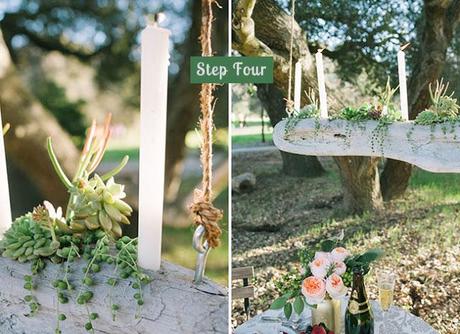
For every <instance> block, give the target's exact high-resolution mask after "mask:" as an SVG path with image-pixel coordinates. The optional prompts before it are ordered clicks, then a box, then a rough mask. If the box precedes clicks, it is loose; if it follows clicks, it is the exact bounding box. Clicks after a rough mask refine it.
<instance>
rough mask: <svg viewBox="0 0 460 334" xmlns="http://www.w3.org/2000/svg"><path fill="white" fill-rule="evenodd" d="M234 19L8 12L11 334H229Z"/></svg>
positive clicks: (2, 41) (3, 222)
mask: <svg viewBox="0 0 460 334" xmlns="http://www.w3.org/2000/svg"><path fill="white" fill-rule="evenodd" d="M229 10H230V8H229V4H228V2H225V1H223V2H221V3H219V4H217V3H216V2H215V1H214V0H202V1H192V0H184V1H166V0H150V1H147V0H145V1H135V2H134V1H118V0H107V1H77V2H69V1H65V0H56V1H52V2H50V1H44V0H35V1H33V0H16V1H3V2H1V3H0V129H1V130H2V131H1V133H0V254H1V256H0V278H1V280H2V285H1V287H0V299H1V302H0V333H2V334H3V333H5V334H10V333H11V334H16V333H17V334H19V333H27V334H42V333H43V334H45V333H46V334H49V333H72V334H75V333H114V334H115V333H116V334H123V333H149V334H150V333H176V332H177V333H209V334H211V333H227V332H228V288H227V286H228V277H229V276H228V271H229V269H228V267H229V263H228V258H229V254H228V211H229V210H228V200H229V198H228V193H229V192H228V177H229V172H228V170H229V164H228V98H229V96H228V87H227V85H215V84H206V83H205V84H201V85H199V84H191V83H190V73H189V72H190V57H192V56H204V57H210V56H225V55H227V54H228V45H229V41H228V17H229ZM217 27H218V29H217ZM184 301H186V302H184ZM191 305H192V307H190V306H191Z"/></svg>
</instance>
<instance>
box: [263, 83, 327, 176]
mask: <svg viewBox="0 0 460 334" xmlns="http://www.w3.org/2000/svg"><path fill="white" fill-rule="evenodd" d="M257 96H258V97H259V99H260V101H261V103H262V105H263V106H264V108H265V110H267V114H268V117H269V118H270V122H271V124H272V126H275V125H276V124H277V123H278V122H279V121H281V120H282V119H283V118H284V117H285V116H286V102H285V100H284V98H283V93H281V91H280V90H279V89H278V88H277V87H276V86H275V85H267V84H264V85H262V84H260V85H257ZM281 158H282V159H283V173H284V174H286V175H290V176H306V177H316V176H320V175H322V174H324V169H323V167H322V166H321V164H320V163H319V161H318V159H317V158H316V157H312V156H306V155H299V154H292V153H287V152H283V151H281Z"/></svg>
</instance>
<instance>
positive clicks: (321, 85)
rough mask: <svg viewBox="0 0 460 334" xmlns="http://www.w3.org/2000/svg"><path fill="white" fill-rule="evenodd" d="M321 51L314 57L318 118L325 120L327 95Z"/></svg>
mask: <svg viewBox="0 0 460 334" xmlns="http://www.w3.org/2000/svg"><path fill="white" fill-rule="evenodd" d="M321 51H323V50H318V52H317V53H316V55H315V58H316V74H317V76H318V90H319V110H320V117H321V118H327V117H328V115H327V94H326V81H325V80H324V65H323V54H322V53H321Z"/></svg>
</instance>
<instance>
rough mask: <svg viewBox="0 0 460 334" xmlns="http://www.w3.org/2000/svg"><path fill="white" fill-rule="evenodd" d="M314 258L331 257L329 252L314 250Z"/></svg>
mask: <svg viewBox="0 0 460 334" xmlns="http://www.w3.org/2000/svg"><path fill="white" fill-rule="evenodd" d="M316 259H328V260H330V259H331V253H328V252H315V260H316Z"/></svg>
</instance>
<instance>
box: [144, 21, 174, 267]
mask: <svg viewBox="0 0 460 334" xmlns="http://www.w3.org/2000/svg"><path fill="white" fill-rule="evenodd" d="M168 66H169V30H166V29H162V28H160V27H158V26H156V24H149V25H148V26H147V27H146V28H145V29H144V30H143V31H142V36H141V126H140V127H141V140H140V157H139V158H140V160H139V239H138V259H139V260H138V261H139V265H140V266H141V267H144V268H146V269H151V270H158V269H159V268H160V264H161V234H162V226H163V199H164V196H163V187H164V173H165V146H166V111H167V91H168Z"/></svg>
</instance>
